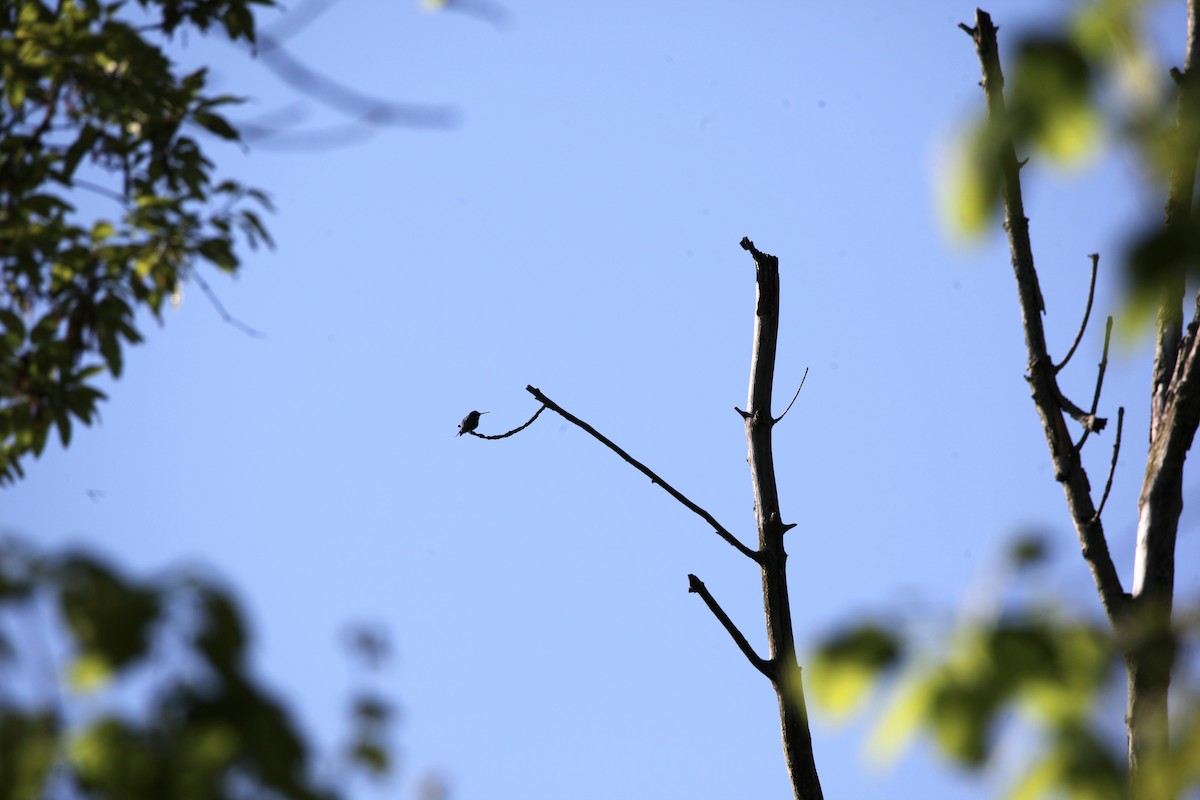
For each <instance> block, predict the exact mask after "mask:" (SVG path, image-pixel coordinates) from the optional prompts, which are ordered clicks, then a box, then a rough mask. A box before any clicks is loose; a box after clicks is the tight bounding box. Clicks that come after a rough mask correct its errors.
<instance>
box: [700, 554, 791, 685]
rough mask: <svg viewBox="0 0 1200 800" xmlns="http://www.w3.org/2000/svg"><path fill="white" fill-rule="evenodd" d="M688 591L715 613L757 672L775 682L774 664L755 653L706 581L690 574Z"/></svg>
mask: <svg viewBox="0 0 1200 800" xmlns="http://www.w3.org/2000/svg"><path fill="white" fill-rule="evenodd" d="M688 591H689V592H693V593H695V594H698V595H700V599H701V600H703V601H704V604H705V605H706V606H708V610H709V611H711V612H712V613H713V616H714V617H716V618H717V620H718V621H719V622H720V623H721V625H723V626H724V628H725V630H726V631H727V632H728V633H729V635H730V636H731V637H733V641H734V644H736V645H737V646H738V649H739V650H741V651H742V655H744V656H745V657H746V659H747V660H748V661H749V662H750V663H751V665H753V667H754V668H755V669H756V670H758V671H759V672H761V673H762V674H763V675H765V676H767V678H769V679H771V680H772V681H774V680H775V673H776V669H775V664H774V662H771V661H768V660H766V659H765V658H762V657H761V656H759V655H758V653H756V652H754V648H753V647H751V646H750V642H748V641H746V637H745V636H743V635H742V632H741V631H739V630H738V628H737V625H734V624H733V620H731V619H730V618H729V615H728V614H726V613H725V610H724V609H723V608H721V605H720V604H719V603H718V602H717V601H716V599H715V598H714V597H713V596H712V594H711V593H710V592H709V591H708V587H707V586H705V585H704V581H702V580H700V579H699V578H697V577H696V576H695V575H692V574H691V573H689V574H688Z"/></svg>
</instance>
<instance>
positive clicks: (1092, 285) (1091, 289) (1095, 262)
mask: <svg viewBox="0 0 1200 800" xmlns="http://www.w3.org/2000/svg"><path fill="white" fill-rule="evenodd" d="M1088 258H1090V259H1091V260H1092V279H1091V281H1090V282H1089V283H1088V298H1087V306H1086V307H1085V308H1084V309H1083V322H1082V323H1081V324H1080V326H1079V333H1077V334H1075V342H1074V343H1073V344H1072V345H1071V349H1070V350H1068V351H1067V354H1066V356H1064V357H1063V360H1062V362H1061V363H1059V365H1058V366H1056V367H1055V368H1054V372H1055V373H1056V374H1057V373H1059V372H1062V369H1063V367H1065V366H1066V365H1067V362H1068V361H1070V360H1071V356H1073V355H1075V348H1077V347H1079V343H1080V342H1081V341H1083V332H1084V331H1086V330H1087V324H1088V317H1090V316H1091V314H1092V300H1093V299H1094V298H1095V296H1096V272H1097V269H1098V267H1099V265H1100V254H1099V253H1092V254H1091V255H1090V256H1088Z"/></svg>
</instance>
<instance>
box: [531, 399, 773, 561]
mask: <svg viewBox="0 0 1200 800" xmlns="http://www.w3.org/2000/svg"><path fill="white" fill-rule="evenodd" d="M525 391H527V392H529V393H530V394H531V395H533V396H534V397H536V398H537V399H538V401H539V402H540V403H542V404H543V405H545V406H547V407H549V408H550V410H551V411H553V412H554V413H556V414H558V415H559V416H560V417H562V418H563V419H565V420H566V421H567V422H570V423H571V424H573V425H576V426H578V427H580V428H582V429H583V430H585V431H587V432H588V433H589V434H591V435H592V437H593V438H595V439H596V440H597V441H598V442H600V444H602V445H604V446H605V447H607V448H608V449H609V450H612V451H613V452H614V453H616V454H617V455H619V456H620V457H621V458H623V459H624V460H625V462H626V463H628V464H629V465H630V466H631V467H633V468H634V469H636V470H637V471H638V472H640V473H642V474H643V475H645V476H646V477H647V478H649V479H650V480H651V482H653V483H656V484H658V485H659V486H661V487H662V488H663V490H664V491H665V492H666V493H667V494H669V495H671V497H674V498H675V499H676V500H678V501H679V502H680V503H682V504H683V505H684V506H685V507H687V508H688V509H690V510H691V511H693V512H694V513H696V514H698V515H699V516H700V518H701V519H703V520H704V521H705V522H707V523H708V524H709V525H711V526H712V528H713V530H714V531H716V532H717V535H718V536H720V537H721V538H722V539H724V540H725V541H726V542H728V543H729V544H730V545H732V546H733V547H734V548H735V549H736V550H737V551H738V552H739V553H741V554H742V555H744V556H745V557H746V558H748V559H750V560H751V561H754V562H756V563H758V562H759V554H758V552H757V551H755V550H751V549H750V548H749V547H747V546H746V545H744V544H742V542H741V541H740V540H739V539H738V538H737V537H736V536H734V535H733V534H732V533H730V532H729V531H727V530H726V529H725V526H723V525H722V524H721V523H719V522H717V521H716V519H714V518H713V515H712V514H710V513H708V512H707V511H705V510H704V509H703V508H701V507H700V506H698V505H696V504H695V503H693V502H692V501H691V500H689V499H687V498H686V497H684V496H683V495H682V494H681V493H680V492H679V490H677V489H676V488H675V487H673V486H671V484H669V483H667V482H666V481H664V480H663V479H662V478H660V477H658V475H656V474H654V472H652V471H651V470H650V468H649V467H647V466H646V465H645V464H643V463H642V462H640V461H638V460H637V459H636V458H634V457H633V456H631V455H629V454H628V453H626V452H625V451H624V450H622V449H621V448H620V447H618V446H617V445H616V444H614V443H613V442H612V441H611V440H609V439H608V438H607V437H605V436H604V435H603V434H601V433H600V432H599V431H597V430H596V429H595V428H593V427H592V426H591V425H588V424H587V423H586V422H584V421H583V420H581V419H579V417H576V416H575V415H573V414H571V413H570V412H568V411H566V410H565V409H563V407H562V406H560V405H558V404H557V403H555V402H554V401H553V400H551V399H550V398H549V397H546V395H544V394H542V391H541V389H535V388H534V387H532V386H526V387H525Z"/></svg>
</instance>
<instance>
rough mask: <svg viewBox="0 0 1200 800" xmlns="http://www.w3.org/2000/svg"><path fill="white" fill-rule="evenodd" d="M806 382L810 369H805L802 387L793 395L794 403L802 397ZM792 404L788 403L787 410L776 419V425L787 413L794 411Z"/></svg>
mask: <svg viewBox="0 0 1200 800" xmlns="http://www.w3.org/2000/svg"><path fill="white" fill-rule="evenodd" d="M806 380H808V367H805V368H804V377H802V378H801V379H800V385H799V386H797V387H796V393H795V394H794V395H792V403H795V402H796V398H797V397H799V396H800V390H801V389H803V388H804V382H805V381H806ZM792 403H788V405H787V408H785V409H784V410H783V413H782V414H780V415H779V416H778V417H776V418H775V420H774V423H775V424H777V423H779V421H780V420H782V419H783V418H784V417H786V416H787V412H789V411H791V410H792Z"/></svg>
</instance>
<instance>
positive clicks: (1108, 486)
mask: <svg viewBox="0 0 1200 800" xmlns="http://www.w3.org/2000/svg"><path fill="white" fill-rule="evenodd" d="M1124 425H1125V406H1121V407H1120V408H1118V409H1117V441H1115V442H1113V457H1112V463H1111V464H1109V465H1108V480H1107V481H1105V482H1104V494H1103V495H1102V496H1101V497H1100V507H1099V508H1097V509H1096V519H1100V515H1101V514H1103V513H1104V504H1105V503H1107V502H1108V493H1109V492H1110V491H1112V484H1113V473H1115V472H1116V471H1117V456H1119V455H1120V454H1121V428H1122V427H1124Z"/></svg>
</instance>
